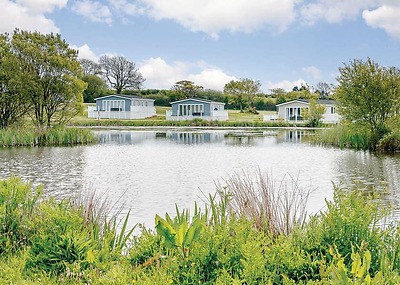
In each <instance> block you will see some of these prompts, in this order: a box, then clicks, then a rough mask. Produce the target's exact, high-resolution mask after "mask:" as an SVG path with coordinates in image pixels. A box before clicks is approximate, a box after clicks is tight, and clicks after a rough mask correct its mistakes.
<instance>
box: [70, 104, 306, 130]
mask: <svg viewBox="0 0 400 285" xmlns="http://www.w3.org/2000/svg"><path fill="white" fill-rule="evenodd" d="M170 109H171V108H170V107H159V106H156V116H154V117H152V118H147V119H135V120H117V119H101V120H96V119H89V118H87V114H86V113H84V114H83V115H81V116H77V117H75V118H74V119H73V120H71V121H70V122H69V124H70V125H71V126H84V127H94V126H103V127H110V126H118V127H119V126H123V127H156V126H161V127H193V126H196V127H289V126H293V124H291V123H288V122H284V121H275V122H264V121H263V115H264V114H267V113H271V112H269V111H260V112H259V114H253V113H249V112H240V111H238V110H227V111H228V120H227V121H205V120H202V119H194V120H187V121H167V120H166V119H165V112H166V111H167V110H170ZM272 113H274V112H272ZM297 126H304V124H301V123H300V124H297Z"/></svg>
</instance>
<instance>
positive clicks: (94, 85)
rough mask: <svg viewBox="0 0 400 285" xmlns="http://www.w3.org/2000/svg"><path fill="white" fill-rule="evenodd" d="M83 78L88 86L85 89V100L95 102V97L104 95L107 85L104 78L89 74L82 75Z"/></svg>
mask: <svg viewBox="0 0 400 285" xmlns="http://www.w3.org/2000/svg"><path fill="white" fill-rule="evenodd" d="M82 80H83V81H85V82H86V84H87V87H86V89H85V90H84V91H83V102H85V103H92V102H94V98H97V97H100V96H102V95H103V94H104V93H105V91H106V89H107V86H106V84H105V82H104V81H103V79H101V78H100V77H98V76H97V75H93V74H88V75H84V76H83V77H82Z"/></svg>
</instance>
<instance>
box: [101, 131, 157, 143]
mask: <svg viewBox="0 0 400 285" xmlns="http://www.w3.org/2000/svg"><path fill="white" fill-rule="evenodd" d="M154 137H155V133H154V132H131V131H127V132H123V131H105V132H100V143H115V144H136V143H140V142H143V141H145V140H149V139H154Z"/></svg>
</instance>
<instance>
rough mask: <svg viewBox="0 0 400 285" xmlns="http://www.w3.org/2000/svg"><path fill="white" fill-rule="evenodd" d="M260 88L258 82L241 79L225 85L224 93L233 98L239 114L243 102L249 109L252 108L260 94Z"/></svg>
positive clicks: (241, 110)
mask: <svg viewBox="0 0 400 285" xmlns="http://www.w3.org/2000/svg"><path fill="white" fill-rule="evenodd" d="M260 88H261V84H260V82H259V81H258V80H252V79H248V78H242V79H240V80H231V81H230V82H229V83H227V84H225V87H224V92H225V93H227V94H230V95H233V96H234V97H235V101H236V103H237V104H238V105H239V108H240V112H243V103H244V102H245V100H246V101H247V106H248V107H249V108H253V107H254V99H255V97H256V95H257V94H258V93H260Z"/></svg>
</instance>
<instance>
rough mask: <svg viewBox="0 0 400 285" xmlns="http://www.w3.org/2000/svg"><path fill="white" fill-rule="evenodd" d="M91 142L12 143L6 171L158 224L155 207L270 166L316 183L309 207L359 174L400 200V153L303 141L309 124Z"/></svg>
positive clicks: (3, 156)
mask: <svg viewBox="0 0 400 285" xmlns="http://www.w3.org/2000/svg"><path fill="white" fill-rule="evenodd" d="M96 134H97V135H98V136H99V137H100V143H99V144H96V145H91V146H76V147H44V148H11V149H2V150H1V151H0V176H1V177H2V178H4V177H8V176H10V175H11V174H14V175H18V176H21V177H22V178H23V179H24V180H26V181H30V182H31V183H32V184H34V185H38V184H43V185H44V187H45V193H46V194H48V195H56V196H58V197H70V196H73V195H75V194H76V193H79V192H90V191H92V190H95V191H96V193H98V195H106V196H107V197H108V198H109V199H110V200H111V201H112V202H113V203H115V205H116V206H115V207H116V208H117V207H123V209H124V211H125V212H126V211H127V210H128V209H131V217H130V220H131V223H144V224H145V226H147V227H153V226H154V215H155V214H160V215H164V214H165V212H170V213H173V212H174V209H175V203H177V204H178V206H179V207H180V208H185V207H189V208H193V205H194V202H195V201H197V202H198V203H199V204H200V206H202V205H203V202H202V201H204V200H205V196H207V195H208V193H214V192H215V190H216V187H215V184H216V183H221V184H223V183H224V179H228V178H229V177H230V176H231V175H234V174H235V173H239V174H240V173H242V172H245V173H253V174H254V173H255V171H256V170H257V169H260V170H261V171H265V172H268V173H269V175H270V176H272V177H273V179H275V180H276V181H278V182H279V181H281V180H282V179H283V177H285V176H288V175H290V176H293V177H294V178H296V179H298V180H299V184H300V186H301V187H303V188H305V189H313V192H312V194H311V196H310V200H309V206H308V210H309V212H310V213H315V212H317V211H319V210H320V209H323V208H324V205H325V199H331V198H332V196H333V187H332V183H335V184H344V185H351V184H353V182H354V181H358V182H360V183H362V184H363V185H370V186H374V187H376V188H377V189H378V190H379V191H382V192H384V193H385V194H384V196H383V200H385V201H387V202H390V203H393V204H394V205H395V206H396V207H397V204H398V201H399V200H400V197H399V193H400V191H399V190H400V189H399V188H400V181H399V180H400V156H399V155H377V154H373V153H369V152H363V151H353V150H339V149H335V148H326V147H320V146H312V145H309V144H307V143H302V142H301V140H302V135H303V134H304V131H300V130H299V131H277V130H263V131H249V130H235V131H232V130H213V131H210V130H190V131H189V130H187V131H180V130H167V129H160V130H141V131H121V130H102V131H96Z"/></svg>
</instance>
